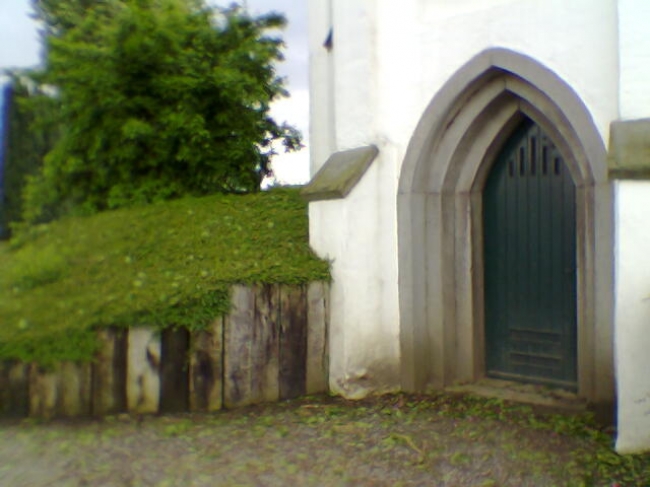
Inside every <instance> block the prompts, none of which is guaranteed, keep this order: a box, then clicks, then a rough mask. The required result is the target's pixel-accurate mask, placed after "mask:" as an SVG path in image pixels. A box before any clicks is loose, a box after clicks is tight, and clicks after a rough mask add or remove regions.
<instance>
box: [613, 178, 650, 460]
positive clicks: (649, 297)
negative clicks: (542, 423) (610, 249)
mask: <svg viewBox="0 0 650 487" xmlns="http://www.w3.org/2000/svg"><path fill="white" fill-rule="evenodd" d="M615 195H616V250H615V255H616V310H615V323H616V330H615V354H616V376H617V389H618V438H617V441H616V449H617V451H618V452H619V453H634V452H639V451H643V450H647V449H648V448H650V374H648V371H650V252H649V251H648V245H650V225H648V208H650V181H618V182H616V183H615Z"/></svg>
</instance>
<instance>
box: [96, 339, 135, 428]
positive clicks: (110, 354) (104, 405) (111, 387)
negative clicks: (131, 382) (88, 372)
mask: <svg viewBox="0 0 650 487" xmlns="http://www.w3.org/2000/svg"><path fill="white" fill-rule="evenodd" d="M97 336H98V339H99V342H100V343H101V346H100V348H99V351H98V353H97V356H96V357H95V362H94V363H93V365H92V414H93V415H96V416H104V415H107V414H117V413H121V412H124V411H126V409H127V401H126V367H127V360H126V358H127V346H128V333H127V331H126V330H124V329H103V330H98V332H97Z"/></svg>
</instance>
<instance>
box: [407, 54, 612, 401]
mask: <svg viewBox="0 0 650 487" xmlns="http://www.w3.org/2000/svg"><path fill="white" fill-rule="evenodd" d="M531 120H532V121H534V124H536V125H535V126H536V127H538V128H539V130H540V131H541V132H540V133H542V132H543V134H545V135H546V136H547V137H548V138H549V139H550V140H552V141H553V147H554V148H555V149H554V150H557V152H558V153H559V154H560V155H561V156H562V157H561V158H562V161H563V165H561V166H560V171H561V173H562V174H563V175H566V176H569V175H570V178H571V179H572V181H573V184H574V190H575V210H574V212H573V214H574V218H575V223H574V229H573V238H574V239H575V241H574V242H575V243H574V245H575V253H574V255H575V263H574V264H569V266H568V267H567V268H566V269H565V268H564V267H563V268H561V270H559V271H556V272H565V271H566V272H567V274H571V273H573V275H574V277H573V281H572V285H573V286H574V289H575V291H574V292H575V297H574V298H573V299H574V304H573V306H572V307H571V306H567V307H566V309H572V311H573V314H574V318H575V328H574V331H573V333H574V336H572V337H569V338H570V339H569V340H568V342H567V343H569V345H567V346H565V345H563V344H562V342H561V341H560V345H558V347H559V348H562V347H565V348H566V350H567V352H566V353H565V354H564V356H565V357H566V359H562V360H561V361H563V362H564V364H563V365H561V366H560V367H559V368H554V369H553V371H551V372H549V371H547V373H545V374H542V373H541V372H540V371H539V370H530V369H529V370H527V371H526V370H524V371H523V373H522V371H521V370H520V369H514V372H513V373H514V374H515V375H516V374H519V375H521V376H523V379H524V380H525V381H527V382H534V381H535V378H537V379H541V380H539V381H540V382H545V383H549V382H553V383H556V384H558V383H559V384H562V385H563V386H564V387H570V388H575V390H576V391H577V393H578V395H579V396H581V397H583V398H585V399H588V400H589V401H592V402H593V403H611V401H612V400H613V397H614V367H613V355H612V321H611V317H612V303H613V298H612V296H613V279H612V275H613V273H612V265H613V254H612V248H613V238H612V235H613V223H612V222H613V215H612V193H611V186H610V184H609V180H608V173H607V164H606V155H607V152H606V148H605V144H604V142H603V138H602V136H601V134H600V132H599V130H598V128H597V127H596V125H595V124H594V121H593V119H592V117H591V114H590V112H589V110H588V109H587V107H586V106H585V104H584V103H583V102H582V100H581V99H580V97H579V96H578V94H577V93H576V92H575V91H574V90H573V89H572V88H571V87H570V86H569V85H568V84H567V83H566V82H564V81H563V80H562V79H561V78H560V77H559V76H558V75H557V74H556V73H554V72H553V71H551V70H550V69H548V68H546V67H545V66H543V65H542V64H540V63H539V62H538V61H536V60H535V59H532V58H530V57H527V56H524V55H522V54H519V53H516V52H513V51H510V50H507V49H500V48H495V49H488V50H486V51H483V52H482V53H479V54H477V55H476V56H475V57H474V58H472V59H471V60H470V61H468V63H467V64H465V65H464V66H462V67H461V68H460V69H459V70H458V71H457V72H456V73H455V74H454V75H453V76H452V77H451V78H450V79H449V80H448V81H447V83H445V84H444V85H443V86H442V87H441V88H440V89H439V90H438V91H437V92H436V94H435V96H434V97H433V99H432V101H431V103H430V104H429V106H428V107H427V108H426V110H425V111H424V113H423V115H422V117H421V119H420V122H419V123H418V125H417V127H416V130H415V132H414V134H413V136H412V138H411V142H410V143H409V147H408V149H407V152H406V155H405V158H404V163H403V165H402V168H401V172H400V180H399V189H398V194H397V221H398V265H399V306H400V353H401V382H402V388H403V389H404V390H407V391H426V390H430V389H440V388H444V387H446V386H450V385H454V384H459V383H468V382H473V381H476V380H479V379H481V378H483V377H485V376H489V375H491V371H490V370H492V371H495V370H497V369H494V368H491V365H492V361H493V358H491V357H490V356H489V355H488V354H487V353H486V352H488V350H489V348H490V343H494V342H495V340H493V339H492V338H490V333H491V332H490V330H489V325H487V326H486V323H487V322H486V320H489V318H488V317H487V316H486V311H487V309H488V308H486V300H489V299H490V296H488V294H489V292H488V287H489V288H490V289H492V288H493V286H491V285H487V283H486V282H485V278H486V274H485V264H486V262H485V260H486V258H485V242H484V237H485V235H486V233H485V232H484V228H483V227H484V225H485V221H484V219H483V215H484V208H483V205H484V204H485V201H484V189H485V187H486V184H487V183H488V179H489V178H490V173H491V169H492V168H493V167H495V166H494V162H495V161H496V160H497V159H498V158H499V155H500V154H501V152H502V150H503V149H504V148H505V147H507V146H508V144H509V141H510V140H511V137H512V136H513V134H516V133H518V130H519V127H521V125H522V124H525V123H530V121H531ZM528 139H529V138H528V137H527V140H528ZM527 143H528V142H527ZM540 147H541V146H540ZM549 147H550V146H549ZM536 150H539V148H537V149H536ZM547 150H549V149H548V148H547ZM549 168H550V166H549ZM513 170H514V168H513ZM536 170H537V171H538V170H539V166H537V168H536ZM549 170H550V169H549ZM567 181H568V179H567ZM551 200H552V201H556V200H557V198H552V199H551ZM522 225H523V224H522ZM527 265H528V264H527ZM572 266H573V268H574V270H571V267H572ZM488 279H489V277H488ZM569 287H570V286H569ZM563 309H564V308H563ZM526 312H527V311H526ZM488 313H489V311H488ZM557 313H560V314H561V312H557ZM543 330H546V329H545V328H543ZM570 333H571V332H570ZM561 334H562V333H560V335H561ZM539 338H540V337H537V339H539ZM490 340H492V341H490ZM542 341H543V340H542ZM549 341H553V342H554V343H555V342H556V340H549ZM496 342H498V339H497V340H496ZM574 343H575V345H574ZM509 347H510V349H512V348H513V346H512V345H511V344H510V345H509ZM538 353H539V355H547V354H554V353H555V351H551V352H548V351H546V352H538ZM572 357H573V358H572ZM522 359H524V358H523V357H522ZM525 360H530V358H526V359H525ZM525 360H524V361H525ZM567 360H568V362H567ZM566 363H570V365H568V366H566ZM497 365H498V363H497ZM511 365H512V364H511ZM497 371H498V370H497ZM560 371H561V372H560ZM501 372H502V373H503V372H504V371H503V370H501ZM511 372H512V369H508V368H506V370H505V373H511ZM540 376H541V377H540Z"/></svg>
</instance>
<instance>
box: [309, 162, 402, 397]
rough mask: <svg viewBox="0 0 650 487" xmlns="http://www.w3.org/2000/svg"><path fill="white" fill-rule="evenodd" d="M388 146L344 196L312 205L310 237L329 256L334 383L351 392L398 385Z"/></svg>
mask: <svg viewBox="0 0 650 487" xmlns="http://www.w3.org/2000/svg"><path fill="white" fill-rule="evenodd" d="M388 152H389V151H384V154H383V155H380V156H379V157H378V159H377V160H375V161H374V163H373V164H372V166H371V167H370V168H369V169H368V172H367V173H366V174H365V176H364V178H363V179H362V181H361V182H360V183H359V184H358V185H357V186H356V187H355V188H354V189H353V190H352V192H351V193H350V194H349V195H348V196H347V198H346V199H341V200H330V201H322V202H317V203H311V204H310V205H309V207H310V212H309V220H310V233H311V243H312V247H313V248H314V250H315V251H316V252H317V253H318V254H319V255H321V256H323V257H326V258H328V259H330V260H331V261H332V262H333V266H332V279H333V282H332V286H331V291H330V329H329V350H330V352H329V354H330V389H331V390H332V391H333V392H336V393H339V394H342V395H344V396H345V397H348V398H361V397H364V396H365V395H367V394H369V393H373V392H390V391H395V390H398V389H399V378H398V377H399V327H398V324H399V317H398V313H399V310H398V307H397V300H396V292H397V284H396V283H397V255H396V254H390V253H389V254H387V253H386V250H387V249H392V248H394V247H395V243H394V242H393V240H394V239H395V238H396V237H395V235H396V228H395V223H396V220H395V218H393V217H390V216H388V217H387V216H386V215H390V211H391V210H392V206H393V205H392V197H391V195H392V194H394V193H395V191H396V187H393V188H387V191H386V192H382V191H380V188H381V184H380V182H381V181H382V180H385V179H389V178H390V176H388V177H387V175H386V174H385V173H386V172H391V170H392V171H393V172H394V169H392V168H391V167H390V166H389V165H388V164H389V163H390V161H391V158H390V157H386V156H387V155H390V154H389V153H388Z"/></svg>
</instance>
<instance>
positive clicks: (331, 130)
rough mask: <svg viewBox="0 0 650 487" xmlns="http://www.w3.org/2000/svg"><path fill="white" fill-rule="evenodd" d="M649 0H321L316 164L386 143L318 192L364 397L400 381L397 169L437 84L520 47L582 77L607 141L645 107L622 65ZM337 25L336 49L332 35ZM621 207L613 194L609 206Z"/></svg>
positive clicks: (319, 231) (314, 75) (315, 69)
mask: <svg viewBox="0 0 650 487" xmlns="http://www.w3.org/2000/svg"><path fill="white" fill-rule="evenodd" d="M639 2H641V3H643V2H644V0H620V1H617V0H601V1H598V2H593V0H572V1H571V2H566V1H564V0H525V1H522V0H412V1H408V2H394V1H391V0H357V1H351V0H327V1H326V0H310V9H311V15H310V22H311V27H312V38H311V41H310V42H311V46H312V53H311V66H312V68H311V89H312V104H311V106H312V114H311V124H312V125H311V141H312V142H311V150H312V152H311V155H312V175H313V174H314V173H315V172H316V170H317V169H318V168H319V167H320V166H321V165H322V164H323V163H324V162H325V160H326V159H327V157H328V156H329V155H330V154H331V153H332V152H335V151H340V150H344V149H348V148H353V147H359V146H366V145H369V144H375V145H377V146H378V147H379V149H380V155H379V158H378V159H377V160H376V161H375V162H374V163H373V165H372V166H371V168H370V169H369V170H368V172H367V173H366V174H365V176H364V177H363V179H362V180H361V182H360V183H359V184H358V186H357V187H356V188H355V189H354V190H353V191H352V192H351V193H350V195H348V196H347V197H346V198H345V199H341V200H331V201H318V202H312V203H310V231H311V242H312V245H313V247H314V249H315V250H316V251H317V252H318V253H319V254H320V255H322V256H325V257H328V258H330V259H332V260H333V268H332V271H333V279H334V282H333V285H332V289H331V312H332V317H331V318H332V319H331V327H332V328H331V330H330V337H331V339H330V340H331V341H330V346H331V351H330V363H331V369H330V379H331V386H332V389H333V390H334V391H335V392H339V393H341V394H343V395H346V396H348V397H359V396H361V395H364V394H366V393H369V392H373V391H380V390H390V389H394V388H397V387H399V385H400V382H399V378H398V375H397V372H396V370H397V369H398V368H399V362H400V360H403V358H402V357H400V356H399V330H400V328H399V327H400V325H399V307H398V298H399V296H398V276H399V273H398V269H397V255H398V242H397V213H396V200H397V182H398V180H399V174H400V169H401V164H402V161H403V159H404V155H405V153H406V149H407V147H408V145H409V142H410V140H411V137H412V135H413V132H414V129H415V127H416V125H417V124H418V121H419V120H420V118H421V116H422V114H423V113H424V111H425V109H426V107H427V105H428V104H429V103H430V101H431V99H432V98H433V96H434V95H435V94H436V93H437V91H438V90H439V89H440V88H441V87H442V86H443V85H444V83H445V82H446V81H447V80H448V79H449V77H450V76H451V75H452V74H454V73H455V72H456V71H457V70H458V69H460V68H461V67H462V66H463V65H464V64H466V63H467V62H468V61H469V60H470V59H471V58H473V57H474V56H475V55H477V54H478V53H480V52H482V51H484V50H485V49H488V48H492V47H503V48H507V49H511V50H513V51H516V52H519V53H521V54H524V55H527V56H529V57H532V58H534V59H535V60H536V61H538V62H539V63H541V64H542V65H544V66H546V67H547V68H549V69H551V70H552V71H554V72H555V73H556V74H557V75H558V76H559V77H560V78H561V79H562V80H564V81H565V82H567V83H568V84H569V85H571V86H572V88H573V89H574V90H575V92H576V93H577V95H578V97H579V98H580V99H581V100H582V101H583V103H584V104H585V105H586V107H587V109H588V110H589V112H590V113H591V115H592V117H593V121H594V124H595V125H596V127H597V129H598V131H599V133H600V135H601V137H602V139H603V140H604V141H607V140H608V138H609V124H610V122H611V121H612V120H616V119H618V118H619V112H621V113H620V114H621V115H623V116H629V117H637V116H639V115H638V114H639V110H640V106H637V105H636V104H635V103H634V102H633V100H634V99H635V97H636V96H637V95H635V94H634V93H636V92H640V91H641V90H642V89H644V88H645V86H647V83H646V84H645V85H643V84H640V83H638V82H636V81H634V80H635V79H636V78H635V75H634V73H632V72H631V71H629V72H628V71H626V72H625V73H623V74H621V76H620V77H619V53H618V44H619V37H618V36H619V32H618V31H619V28H620V27H621V26H620V25H619V20H620V19H622V20H620V21H621V22H627V20H625V19H628V18H629V17H630V16H632V17H634V16H633V15H632V14H630V11H629V9H630V8H632V7H634V4H635V3H639ZM330 8H331V10H329V9H330ZM619 15H620V19H619ZM630 22H633V23H636V22H639V21H638V19H632V20H630ZM641 23H642V22H641ZM639 25H641V24H639ZM646 25H647V22H646ZM329 27H332V28H333V45H332V49H331V51H328V50H327V49H326V48H325V47H323V46H322V43H323V41H324V40H325V38H326V35H327V33H328V31H329ZM626 32H627V34H625V35H623V34H622V35H621V42H622V43H624V41H625V39H628V40H627V41H625V42H627V43H628V44H629V45H630V47H629V49H628V50H627V51H625V50H623V53H622V54H621V56H622V57H621V59H620V61H621V67H622V68H623V69H625V70H627V69H628V67H627V66H629V69H630V70H632V69H646V67H645V66H650V63H645V64H644V67H643V68H638V67H635V66H636V65H637V64H638V60H639V59H641V58H642V54H643V53H641V54H639V50H638V48H639V45H638V36H639V35H640V31H639V29H637V28H636V27H635V28H631V29H630V30H627V31H626ZM625 36H627V37H625ZM646 37H648V36H646ZM626 56H627V57H626ZM647 69H650V68H647ZM640 75H643V76H646V74H644V73H641V74H640ZM635 83H636V84H635ZM635 90H636V91H635ZM645 92H647V90H645V91H644V95H643V96H650V95H646V94H645ZM639 96H640V95H639ZM626 97H629V98H626ZM619 100H620V101H621V103H620V104H619ZM627 100H629V101H627ZM626 103H627V105H625V104H626ZM624 105H625V106H628V108H625V106H624ZM644 106H645V105H644ZM643 111H644V113H650V110H646V109H643ZM605 184H607V183H605ZM599 191H600V190H599ZM602 191H608V188H604V189H603V190H602ZM601 200H602V201H606V200H608V198H601ZM601 200H599V201H601ZM599 205H600V206H599ZM599 205H597V206H596V208H601V207H602V205H601V204H600V203H599ZM608 213H609V208H604V209H603V216H604V217H605V218H606V217H607V215H608ZM599 228H609V227H608V226H607V225H602V226H598V228H597V229H596V232H597V233H598V234H600V233H602V232H600V230H599ZM610 234H611V232H610ZM603 239H604V240H608V237H607V235H604V236H603ZM603 266H604V267H607V263H605V264H603ZM601 270H602V269H601ZM604 271H605V272H607V271H608V269H604ZM381 367H384V368H385V372H381ZM379 372H381V373H383V374H384V376H383V379H382V378H380V377H379V375H378V374H379Z"/></svg>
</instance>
